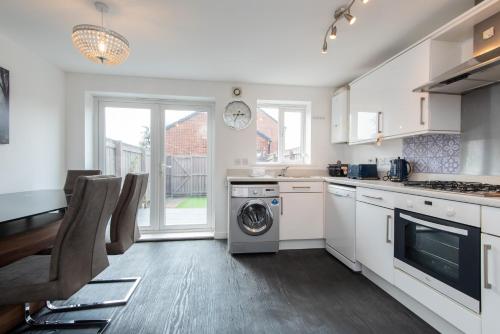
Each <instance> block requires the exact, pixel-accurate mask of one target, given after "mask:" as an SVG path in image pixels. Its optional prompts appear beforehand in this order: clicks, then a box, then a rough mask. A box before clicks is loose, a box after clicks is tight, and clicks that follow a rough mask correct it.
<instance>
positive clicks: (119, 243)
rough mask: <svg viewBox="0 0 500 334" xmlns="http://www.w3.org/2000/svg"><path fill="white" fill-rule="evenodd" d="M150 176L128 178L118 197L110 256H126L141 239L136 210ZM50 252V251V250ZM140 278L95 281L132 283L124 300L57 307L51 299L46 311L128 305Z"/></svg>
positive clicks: (96, 281)
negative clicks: (126, 252)
mask: <svg viewBox="0 0 500 334" xmlns="http://www.w3.org/2000/svg"><path fill="white" fill-rule="evenodd" d="M148 177H149V174H147V173H129V174H127V175H126V176H125V181H124V182H123V187H122V190H121V193H120V197H119V198H118V203H117V205H116V207H115V209H114V211H113V214H112V216H111V224H110V234H111V238H110V239H111V242H109V243H107V244H106V251H107V253H108V255H118V254H123V253H125V251H126V250H127V249H129V248H130V246H132V244H133V243H134V242H135V241H136V240H137V239H138V237H139V230H138V228H137V211H138V209H139V204H140V203H141V200H142V198H143V197H144V194H145V192H146V188H147V186H148ZM49 252H50V250H49ZM140 280H141V277H124V278H115V279H109V280H93V281H91V282H89V284H95V283H132V285H131V287H130V288H129V290H128V292H127V293H126V294H125V296H124V297H123V298H120V299H113V300H106V301H101V302H96V303H92V304H88V305H87V304H77V305H63V306H57V305H55V304H54V303H53V302H51V301H50V300H48V301H47V302H46V306H47V308H49V309H50V310H52V311H78V310H87V309H91V308H102V307H115V306H121V305H125V304H127V303H128V301H129V299H130V297H131V296H132V294H133V293H134V291H135V289H136V288H137V286H138V285H139V282H140Z"/></svg>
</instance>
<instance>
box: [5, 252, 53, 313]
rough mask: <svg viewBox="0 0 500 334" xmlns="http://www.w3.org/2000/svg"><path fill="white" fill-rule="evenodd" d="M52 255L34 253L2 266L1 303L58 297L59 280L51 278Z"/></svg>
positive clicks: (17, 302)
mask: <svg viewBox="0 0 500 334" xmlns="http://www.w3.org/2000/svg"><path fill="white" fill-rule="evenodd" d="M49 271H50V256H48V255H34V256H28V257H25V258H23V259H21V260H19V261H16V262H14V263H11V264H9V265H7V266H5V267H1V268H0V296H2V297H1V298H0V299H1V302H0V304H2V305H5V304H19V303H24V302H26V301H30V302H35V301H44V300H47V299H49V298H50V299H57V297H58V296H57V282H56V281H50V280H49Z"/></svg>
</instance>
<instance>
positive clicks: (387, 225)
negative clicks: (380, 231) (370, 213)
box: [385, 215, 392, 244]
mask: <svg viewBox="0 0 500 334" xmlns="http://www.w3.org/2000/svg"><path fill="white" fill-rule="evenodd" d="M391 218H392V217H391V215H387V219H386V221H385V242H386V243H388V244H390V243H391V242H392V238H391V234H390V230H391Z"/></svg>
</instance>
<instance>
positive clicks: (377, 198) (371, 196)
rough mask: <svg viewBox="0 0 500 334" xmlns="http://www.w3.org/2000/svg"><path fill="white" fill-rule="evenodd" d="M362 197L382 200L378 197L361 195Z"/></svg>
mask: <svg viewBox="0 0 500 334" xmlns="http://www.w3.org/2000/svg"><path fill="white" fill-rule="evenodd" d="M362 196H363V197H366V198H371V199H377V200H379V201H381V200H383V199H384V198H383V197H380V196H370V195H362Z"/></svg>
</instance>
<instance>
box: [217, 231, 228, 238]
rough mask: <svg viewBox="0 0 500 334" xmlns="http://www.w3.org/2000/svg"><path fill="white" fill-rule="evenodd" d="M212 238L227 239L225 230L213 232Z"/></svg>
mask: <svg viewBox="0 0 500 334" xmlns="http://www.w3.org/2000/svg"><path fill="white" fill-rule="evenodd" d="M214 239H217V240H221V239H227V232H217V231H215V232H214Z"/></svg>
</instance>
